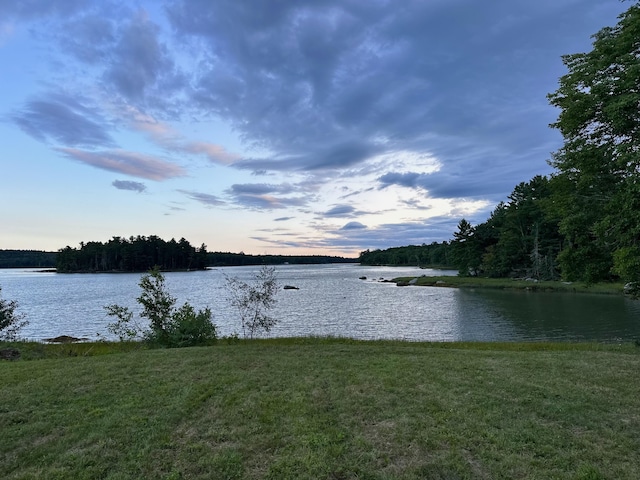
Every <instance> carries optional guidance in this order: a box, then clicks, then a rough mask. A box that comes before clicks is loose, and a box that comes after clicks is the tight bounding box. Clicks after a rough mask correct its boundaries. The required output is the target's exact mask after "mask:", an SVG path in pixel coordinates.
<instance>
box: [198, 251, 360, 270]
mask: <svg viewBox="0 0 640 480" xmlns="http://www.w3.org/2000/svg"><path fill="white" fill-rule="evenodd" d="M207 261H208V265H209V266H211V267H240V266H244V265H285V264H291V265H320V264H327V263H356V262H357V261H358V260H357V259H356V258H345V257H335V256H327V255H297V256H296V255H250V254H245V253H242V252H241V253H230V252H209V253H208V254H207Z"/></svg>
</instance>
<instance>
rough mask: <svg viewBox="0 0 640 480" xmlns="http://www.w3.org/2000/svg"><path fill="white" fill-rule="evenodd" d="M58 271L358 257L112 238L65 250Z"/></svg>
mask: <svg viewBox="0 0 640 480" xmlns="http://www.w3.org/2000/svg"><path fill="white" fill-rule="evenodd" d="M54 255H55V256H54V258H55V260H54V264H55V266H56V268H57V271H58V272H61V273H70V272H146V271H149V270H150V269H152V268H153V267H156V266H157V267H159V268H160V270H203V269H205V268H207V267H210V266H214V267H215V266H224V267H228V266H244V265H284V264H292V265H299V264H326V263H354V262H357V259H355V258H344V257H335V256H327V255H300V256H288V255H248V254H245V253H230V252H207V247H206V245H204V244H202V245H201V246H200V247H198V248H196V247H193V246H192V245H191V244H190V243H189V242H188V241H187V240H185V239H184V238H181V239H180V240H179V241H176V240H175V239H173V238H172V239H171V240H169V241H168V242H167V241H165V240H163V239H162V238H159V237H157V236H155V235H151V236H149V237H145V236H140V235H138V236H137V237H129V238H124V237H113V238H112V239H111V240H109V241H108V242H106V243H102V242H87V243H84V242H81V243H80V247H79V248H72V247H69V246H67V247H65V248H63V249H60V250H59V251H58V252H57V254H54Z"/></svg>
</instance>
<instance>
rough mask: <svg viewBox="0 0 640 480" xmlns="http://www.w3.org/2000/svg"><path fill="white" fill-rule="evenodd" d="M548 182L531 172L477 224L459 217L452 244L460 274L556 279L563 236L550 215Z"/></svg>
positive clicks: (549, 186) (549, 188) (549, 187)
mask: <svg viewBox="0 0 640 480" xmlns="http://www.w3.org/2000/svg"><path fill="white" fill-rule="evenodd" d="M550 197H551V184H550V181H549V179H548V178H546V177H543V176H540V175H538V176H536V177H534V178H532V179H531V180H530V181H529V182H526V183H525V182H522V183H520V184H518V185H517V186H516V187H515V188H514V190H513V192H512V193H511V195H509V201H508V202H506V203H505V202H500V203H499V204H498V205H497V206H496V208H495V209H494V211H493V212H492V214H491V216H490V217H489V219H488V220H487V221H486V222H484V223H481V224H479V225H477V226H475V227H474V226H473V225H471V224H470V223H469V222H468V221H467V220H465V219H462V220H461V221H460V223H459V224H458V231H457V232H455V233H454V234H453V237H454V240H453V241H452V242H451V246H452V250H453V259H454V264H455V266H456V267H457V268H458V270H459V272H460V275H462V276H487V277H531V278H535V279H537V280H553V279H556V278H558V271H557V267H556V261H555V259H556V256H557V255H558V252H559V251H560V245H561V243H562V239H561V236H560V233H559V231H558V226H557V220H556V219H555V217H554V216H553V215H551V214H550V213H549V212H550V210H551V209H550V207H549V201H550Z"/></svg>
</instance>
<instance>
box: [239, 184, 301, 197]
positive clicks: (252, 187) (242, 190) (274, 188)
mask: <svg viewBox="0 0 640 480" xmlns="http://www.w3.org/2000/svg"><path fill="white" fill-rule="evenodd" d="M293 191H294V188H293V187H292V186H291V185H288V184H282V185H271V184H268V183H245V184H235V185H231V193H232V194H234V195H266V194H270V193H278V194H288V193H291V192H293Z"/></svg>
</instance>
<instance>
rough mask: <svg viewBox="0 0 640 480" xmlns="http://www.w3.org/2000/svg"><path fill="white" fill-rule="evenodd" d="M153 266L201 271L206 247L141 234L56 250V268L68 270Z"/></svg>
mask: <svg viewBox="0 0 640 480" xmlns="http://www.w3.org/2000/svg"><path fill="white" fill-rule="evenodd" d="M154 265H157V266H158V267H159V268H161V269H163V270H204V269H205V268H206V267H207V247H206V245H204V244H203V245H201V246H200V248H195V247H193V246H192V245H191V244H190V243H189V242H188V241H187V240H185V239H184V238H181V239H180V240H179V241H177V242H176V240H175V239H173V238H172V239H171V240H170V241H168V242H165V241H164V240H162V239H161V238H159V237H157V236H155V235H151V236H150V237H144V236H140V235H138V236H137V237H135V238H134V237H129V239H128V240H127V239H126V238H123V237H113V238H112V239H111V240H109V241H108V242H107V243H102V242H88V243H84V242H81V243H80V248H79V249H76V248H71V247H69V246H67V247H65V248H63V249H61V250H59V251H58V256H57V270H58V272H61V273H68V272H78V271H82V272H112V271H122V272H144V271H148V270H149V269H151V268H153V266H154Z"/></svg>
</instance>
